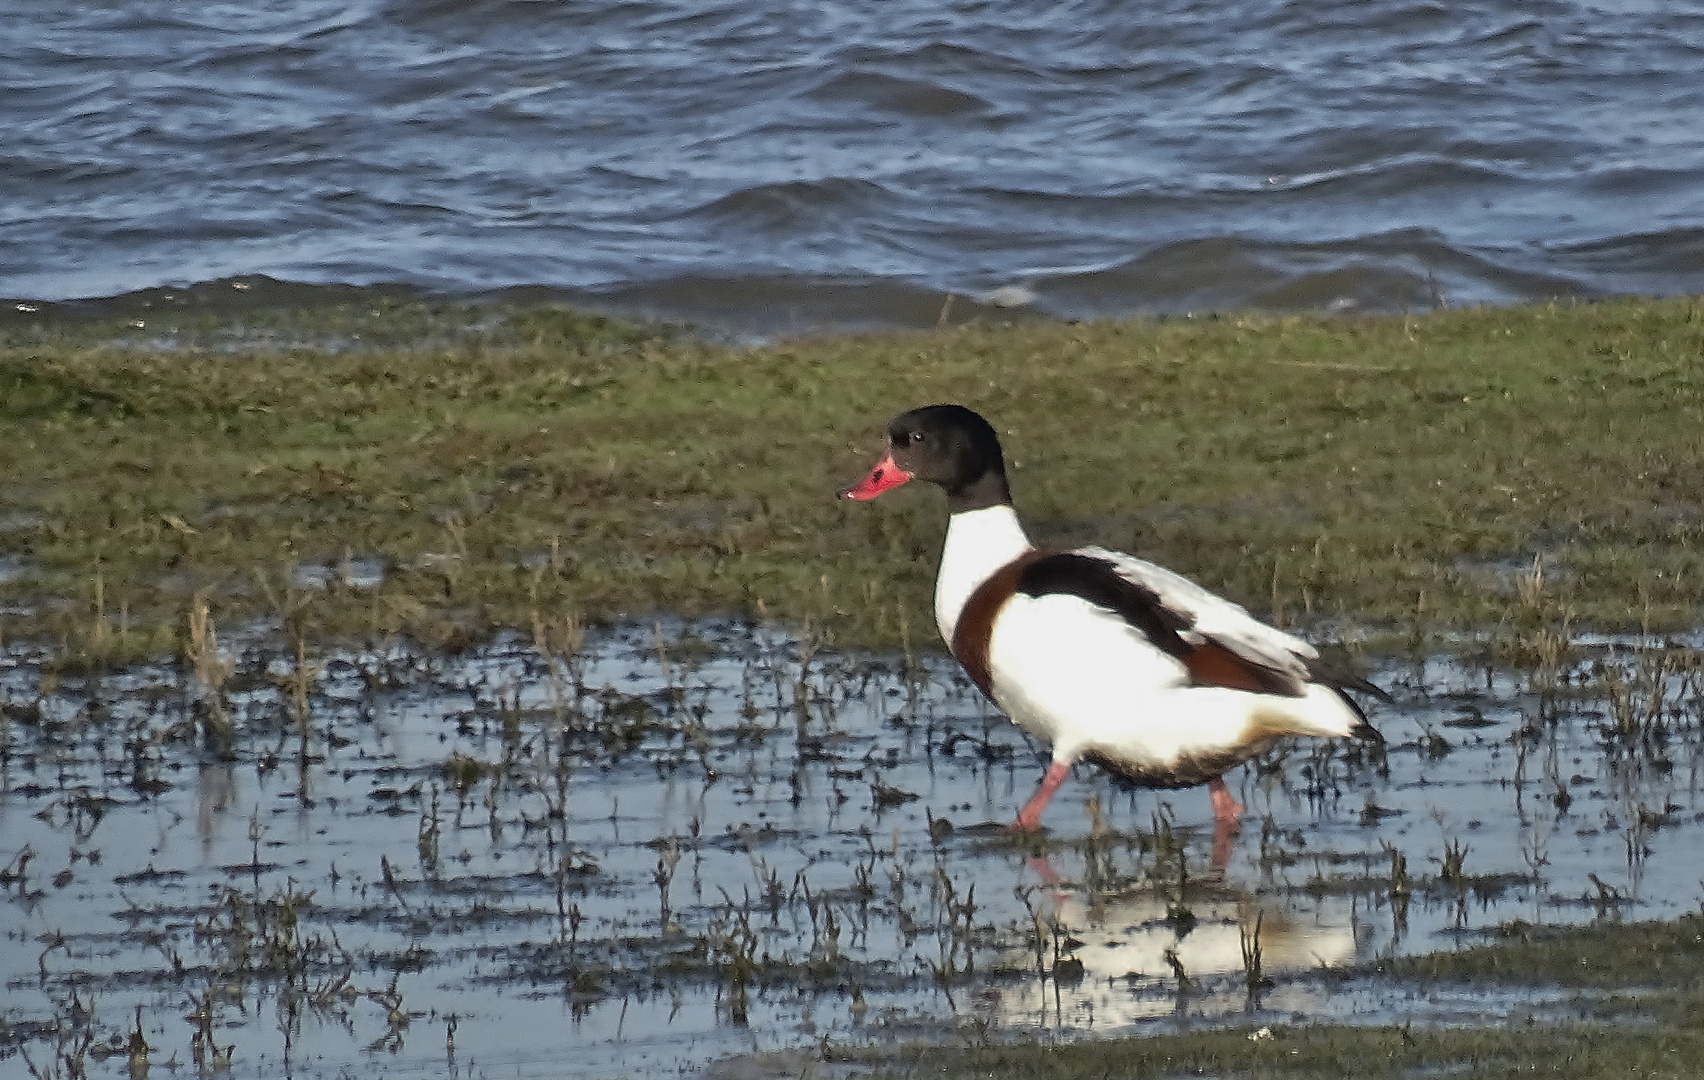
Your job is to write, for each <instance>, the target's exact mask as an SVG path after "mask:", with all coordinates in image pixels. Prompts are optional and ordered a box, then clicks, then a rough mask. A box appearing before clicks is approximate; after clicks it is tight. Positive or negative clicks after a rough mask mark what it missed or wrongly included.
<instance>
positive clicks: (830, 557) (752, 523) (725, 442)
mask: <svg viewBox="0 0 1704 1080" xmlns="http://www.w3.org/2000/svg"><path fill="white" fill-rule="evenodd" d="M134 322H144V323H145V324H146V325H145V326H144V327H141V328H138V327H136V326H135V325H134ZM1701 355H1704V302H1701V301H1699V300H1695V299H1681V300H1664V301H1645V300H1618V301H1612V302H1604V303H1595V304H1579V305H1559V306H1545V307H1529V308H1483V309H1474V310H1464V311H1441V312H1437V313H1433V314H1429V315H1425V316H1416V317H1400V316H1398V317H1343V316H1333V317H1326V316H1265V315H1239V316H1226V317H1218V318H1193V319H1167V320H1154V319H1131V320H1119V321H1107V322H1096V323H1085V324H1067V323H1058V322H1044V321H1036V320H1025V321H1021V322H1015V323H1012V324H1009V325H982V324H972V325H965V326H957V327H951V328H943V329H940V330H937V331H933V332H906V333H891V334H874V335H858V336H844V337H837V338H829V339H823V340H799V341H783V342H777V343H773V344H765V345H755V346H732V345H723V344H715V343H710V342H706V341H703V340H700V339H695V338H692V337H689V336H684V335H681V334H679V333H675V332H671V331H667V330H664V329H662V328H650V327H643V326H635V325H631V324H627V323H622V322H620V321H617V320H611V319H605V318H600V317H596V316H589V315H583V314H578V313H574V312H566V311H562V310H559V309H555V308H549V307H502V306H496V305H488V306H474V307H463V306H455V305H448V304H446V305H437V306H434V305H424V304H418V303H400V302H399V303H388V302H387V303H383V304H377V305H361V306H342V307H330V308H322V309H313V310H306V311H297V312H249V313H246V314H241V315H235V314H229V313H226V314H219V313H198V312H197V311H195V310H187V311H181V312H163V313H161V315H159V316H158V317H151V318H150V319H147V320H134V321H130V322H124V321H119V322H109V323H76V322H66V321H57V322H50V321H40V320H37V321H31V320H25V319H18V318H11V319H9V320H8V321H7V322H6V323H5V324H4V325H3V326H0V431H3V432H4V437H5V452H4V461H5V462H6V470H5V475H6V483H5V485H4V486H3V487H0V560H5V561H0V568H5V572H4V573H0V604H3V605H4V606H5V610H6V611H7V612H8V614H6V615H4V616H3V618H4V620H5V621H4V628H5V632H6V633H8V634H11V635H14V636H18V635H29V636H34V637H57V638H60V639H63V640H64V641H65V642H66V643H67V651H68V652H70V653H75V652H77V651H78V650H84V651H88V650H90V649H93V648H94V646H93V645H91V644H90V643H91V642H93V641H96V640H98V641H100V642H102V643H105V644H104V645H103V647H105V648H119V646H118V645H114V644H112V643H113V642H126V643H129V644H128V646H127V647H131V648H144V647H145V648H153V647H155V646H157V644H158V643H159V641H160V634H161V633H162V632H163V631H162V630H161V628H162V627H170V626H173V625H176V624H177V623H178V622H180V621H181V619H182V615H183V612H184V611H185V610H187V608H188V606H189V603H190V598H191V597H192V596H193V595H194V594H196V593H203V594H205V595H206V596H207V597H208V599H209V602H210V603H211V605H212V607H213V610H214V611H215V613H216V615H217V616H218V617H219V618H220V619H221V620H227V621H228V620H229V619H232V618H242V617H246V616H250V615H262V616H264V615H267V614H270V613H275V612H276V611H277V610H278V608H279V607H280V606H281V605H284V604H288V603H289V602H290V601H289V599H288V597H286V595H285V594H286V593H287V592H289V590H291V589H293V588H297V587H298V586H300V585H301V578H300V573H299V571H297V570H296V569H294V568H297V567H303V566H306V567H318V568H322V569H323V571H324V573H322V574H321V575H320V577H319V578H318V579H316V580H323V581H325V582H327V583H328V584H327V585H326V587H325V588H323V589H318V590H317V591H316V592H315V594H314V596H313V604H312V612H313V620H314V624H315V629H316V630H317V631H318V632H324V633H332V634H365V633H372V632H378V633H411V634H417V635H421V636H422V637H424V638H425V639H426V640H435V639H449V638H456V637H459V636H465V635H467V634H477V633H483V632H486V631H488V630H490V629H493V628H496V627H518V628H526V627H528V626H530V623H531V612H533V611H534V610H540V609H548V610H572V611H575V612H578V613H580V614H581V615H583V616H585V617H588V618H608V617H615V616H620V615H642V614H645V613H648V612H651V611H654V610H659V609H666V610H669V611H676V612H681V613H685V614H697V613H706V612H714V611H739V612H751V613H759V614H766V615H770V616H775V617H781V618H786V619H805V618H810V619H812V620H813V621H814V622H815V623H816V624H817V625H819V626H825V627H827V628H828V629H829V630H830V631H831V632H832V633H833V634H834V635H835V638H836V640H837V641H839V642H841V643H842V644H859V645H870V646H893V645H898V644H901V643H903V642H906V641H909V642H911V643H912V644H918V645H922V644H932V642H933V637H934V631H933V626H932V619H931V616H930V605H929V600H928V597H929V592H930V588H931V582H932V578H933V573H934V566H935V558H936V555H937V551H938V545H939V541H940V536H941V532H942V529H943V526H944V520H943V519H944V513H943V505H942V500H941V498H940V496H939V494H938V493H936V492H932V491H925V490H921V489H919V490H909V489H908V490H904V491H900V492H897V493H895V494H892V495H889V496H886V497H884V498H883V499H882V500H880V501H879V502H877V503H874V504H868V505H847V504H840V503H837V502H835V501H834V498H833V493H834V490H835V489H836V487H838V486H839V485H841V484H843V483H846V482H847V481H849V480H851V479H854V478H856V476H858V475H859V474H861V472H862V471H863V470H864V469H865V468H867V466H868V465H869V464H870V462H871V461H872V460H873V458H874V456H875V454H876V453H877V452H878V450H879V440H880V433H881V431H882V427H883V425H884V423H885V421H886V420H887V419H888V418H889V417H890V416H891V415H893V414H894V413H896V412H899V411H901V410H903V409H905V408H908V407H911V406H913V405H917V404H920V403H925V402H931V401H947V400H953V401H960V402H964V403H965V404H968V405H970V406H972V407H974V408H977V409H979V410H981V411H982V412H984V413H985V414H986V415H988V416H989V417H990V418H991V419H992V420H993V421H994V423H995V425H996V426H997V427H998V428H999V429H1000V431H1001V433H1002V436H1003V438H1004V440H1005V443H1006V449H1007V455H1008V458H1009V460H1010V462H1011V464H1012V467H1013V486H1014V491H1015V495H1016V498H1017V501H1018V504H1019V509H1020V512H1022V513H1023V514H1024V515H1025V517H1026V518H1027V520H1028V521H1029V522H1030V523H1031V525H1032V529H1033V532H1034V533H1035V535H1036V537H1037V539H1039V540H1042V541H1046V542H1054V543H1078V542H1086V541H1094V542H1098V543H1104V544H1108V545H1111V546H1115V547H1120V548H1124V549H1126V550H1130V551H1132V552H1135V553H1138V554H1140V555H1143V556H1145V557H1148V558H1152V559H1155V560H1157V561H1159V562H1162V563H1165V564H1167V565H1170V566H1172V567H1174V568H1176V569H1178V570H1180V571H1183V572H1185V573H1188V574H1191V575H1193V576H1195V577H1197V578H1198V579H1200V580H1201V581H1203V582H1204V583H1205V584H1207V585H1209V586H1210V587H1213V588H1215V589H1219V590H1222V591H1223V592H1225V593H1226V594H1228V595H1230V596H1232V597H1234V598H1235V599H1237V600H1239V601H1241V602H1243V603H1245V604H1248V605H1249V606H1250V607H1251V608H1253V609H1254V610H1256V611H1257V612H1261V613H1264V614H1268V615H1272V616H1274V617H1277V618H1280V619H1282V620H1286V621H1304V622H1305V621H1307V620H1310V619H1321V618H1334V619H1346V620H1349V621H1350V622H1353V623H1356V624H1360V625H1363V626H1384V627H1396V628H1399V629H1400V628H1406V627H1409V626H1414V625H1424V626H1428V627H1430V626H1486V625H1496V624H1498V623H1501V622H1504V621H1506V620H1507V619H1509V618H1510V617H1511V616H1510V612H1511V609H1512V607H1513V605H1514V604H1515V603H1516V601H1517V599H1518V597H1517V595H1516V594H1517V583H1516V581H1515V579H1516V577H1517V571H1519V570H1520V569H1522V568H1524V567H1526V566H1528V565H1529V564H1531V562H1532V561H1533V559H1534V558H1535V556H1536V557H1539V558H1541V559H1542V560H1543V562H1544V566H1545V587H1546V590H1547V596H1548V597H1549V599H1550V601H1551V602H1552V606H1551V607H1550V609H1549V610H1552V611H1556V612H1564V613H1566V614H1567V615H1568V616H1569V617H1570V618H1571V619H1572V620H1574V622H1575V623H1576V624H1577V625H1595V626H1600V627H1604V628H1617V627H1635V626H1649V627H1654V628H1672V627H1681V626H1691V625H1693V624H1695V623H1696V621H1697V617H1698V602H1697V595H1698V587H1699V582H1700V581H1704V560H1701V556H1700V544H1699V541H1700V540H1701V539H1704V508H1701V506H1700V498H1699V490H1698V489H1699V483H1700V482H1699V480H1698V477H1700V476H1701V475H1704V469H1701V468H1700V466H1701V465H1704V434H1701V433H1704V425H1701V423H1700V420H1701V419H1704V415H1701V414H1704V365H1701V364H1700V359H1701ZM350 566H358V567H361V568H364V569H365V570H366V571H368V573H366V574H365V576H366V577H367V578H369V579H370V578H371V577H373V576H377V577H379V579H380V580H378V581H377V583H376V584H375V583H372V582H371V581H370V580H368V581H365V582H363V581H362V580H361V578H362V577H363V575H362V574H353V575H351V574H349V573H346V572H345V573H340V572H339V568H340V567H342V568H345V570H346V569H347V568H348V567H350ZM374 570H376V571H377V573H376V575H375V574H374V573H372V572H371V571H374ZM267 583H270V585H268V584H267ZM303 587H304V588H305V586H303Z"/></svg>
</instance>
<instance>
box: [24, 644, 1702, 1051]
mask: <svg viewBox="0 0 1704 1080" xmlns="http://www.w3.org/2000/svg"><path fill="white" fill-rule="evenodd" d="M192 621H193V620H192ZM193 630H194V627H193V626H192V627H191V631H192V633H191V639H192V640H191V644H190V645H188V646H186V648H185V651H184V656H183V657H182V658H180V659H179V660H178V661H176V662H173V663H169V664H159V665H153V666H138V667H134V668H130V669H126V670H122V671H111V672H105V673H101V674H72V673H69V672H65V671H61V670H58V669H57V667H56V665H55V664H54V662H53V656H52V654H51V653H50V652H49V651H47V650H43V651H40V652H36V651H32V650H31V649H29V648H25V647H15V648H14V649H13V650H12V651H11V652H10V653H8V654H7V655H6V657H5V659H4V661H3V666H0V707H3V710H4V712H3V717H4V718H3V720H0V910H4V912H5V915H4V919H3V920H0V925H3V927H4V931H3V933H0V980H3V985H4V988H5V1005H4V1009H3V1011H0V1055H4V1057H0V1062H3V1063H4V1064H3V1065H0V1068H4V1069H5V1070H7V1071H14V1070H15V1071H18V1072H20V1074H28V1073H29V1072H31V1071H32V1070H33V1071H37V1072H39V1073H41V1074H42V1075H56V1074H73V1073H74V1070H75V1069H76V1068H86V1069H88V1070H90V1071H92V1072H96V1073H106V1074H122V1073H124V1072H125V1071H126V1070H127V1069H128V1070H132V1071H135V1070H136V1069H138V1068H139V1067H141V1066H142V1065H143V1064H144V1063H145V1064H146V1065H147V1067H149V1068H152V1069H159V1068H161V1067H164V1066H168V1065H176V1066H179V1067H181V1068H184V1069H194V1068H196V1067H198V1066H199V1067H201V1068H208V1069H211V1068H218V1067H222V1066H224V1065H226V1064H227V1063H228V1064H229V1065H230V1067H231V1069H232V1070H233V1071H235V1072H238V1073H240V1074H242V1075H250V1076H281V1075H291V1076H338V1075H348V1074H355V1073H361V1074H364V1075H386V1076H390V1075H394V1076H409V1075H445V1074H447V1073H450V1072H452V1071H453V1072H456V1073H459V1074H461V1075H470V1076H479V1075H502V1076H511V1075H520V1076H574V1077H604V1076H675V1075H696V1074H698V1073H699V1072H700V1071H702V1070H703V1069H704V1068H705V1067H706V1066H707V1065H708V1064H710V1063H712V1062H714V1061H716V1060H718V1059H722V1058H726V1057H728V1056H730V1055H737V1054H744V1053H751V1052H753V1051H767V1050H773V1049H778V1048H790V1047H796V1048H805V1049H813V1048H818V1047H820V1046H822V1045H823V1044H824V1043H825V1042H826V1043H827V1044H829V1045H834V1046H844V1045H856V1044H863V1043H883V1042H887V1041H890V1040H903V1039H908V1038H914V1037H919V1036H921V1037H925V1038H928V1039H930V1040H931V1041H936V1042H939V1041H942V1040H952V1039H956V1038H966V1039H971V1038H974V1039H983V1038H986V1037H987V1036H988V1035H990V1034H999V1033H1012V1034H1024V1033H1035V1032H1045V1033H1055V1034H1060V1035H1064V1036H1070V1037H1075V1036H1081V1035H1093V1034H1111V1033H1119V1032H1127V1031H1131V1030H1137V1031H1141V1030H1158V1029H1162V1028H1163V1029H1167V1030H1170V1029H1176V1028H1180V1027H1183V1028H1188V1027H1194V1026H1201V1025H1210V1024H1212V1023H1215V1022H1219V1021H1224V1020H1234V1021H1235V1022H1237V1023H1246V1022H1253V1023H1261V1022H1263V1021H1266V1020H1271V1021H1273V1022H1280V1021H1281V1022H1286V1023H1294V1022H1298V1021H1306V1020H1311V1019H1353V1020H1362V1021H1378V1022H1384V1021H1392V1022H1395V1023H1399V1024H1400V1023H1403V1022H1404V1021H1405V1020H1410V1019H1411V1020H1414V1021H1415V1022H1416V1023H1427V1022H1438V1021H1442V1022H1453V1021H1458V1020H1465V1019H1472V1020H1484V1019H1487V1018H1490V1019H1496V1018H1498V1017H1526V1016H1535V1015H1536V1016H1542V1015H1544V1014H1545V1010H1546V1009H1547V1008H1548V1007H1549V1006H1550V1005H1552V1004H1553V1003H1557V1002H1561V1001H1562V1000H1563V999H1564V995H1563V994H1562V993H1561V992H1560V991H1556V990H1551V989H1548V988H1546V987H1544V986H1540V985H1535V986H1531V987H1518V988H1515V989H1511V988H1510V987H1509V986H1508V985H1507V984H1504V985H1503V986H1502V987H1501V988H1500V989H1496V990H1476V989H1474V988H1472V987H1460V986H1457V987H1451V988H1443V989H1440V988H1438V987H1436V986H1433V987H1430V988H1428V989H1425V990H1416V989H1414V988H1412V987H1411V986H1405V985H1403V984H1402V983H1400V982H1397V981H1394V980H1385V979H1383V978H1381V977H1380V976H1379V975H1378V974H1377V971H1376V968H1377V965H1378V962H1379V961H1381V960H1383V959H1385V958H1389V957H1395V956H1402V955H1409V954H1419V953H1433V952H1437V951H1439V950H1451V949H1456V948H1462V947H1466V946H1468V945H1471V944H1474V943H1476V942H1479V941H1481V940H1483V939H1484V938H1485V937H1486V935H1487V933H1488V932H1489V931H1491V930H1492V929H1494V928H1496V927H1498V926H1500V925H1505V924H1508V923H1510V922H1512V921H1516V920H1521V921H1525V922H1529V923H1542V924H1583V923H1588V922H1591V921H1593V920H1615V919H1634V918H1672V917H1674V916H1677V915H1680V914H1683V913H1685V912H1689V911H1693V910H1696V908H1697V905H1698V903H1699V900H1700V896H1701V893H1704V886H1701V885H1700V882H1699V875H1698V872H1697V870H1696V865H1695V863H1694V862H1693V861H1692V860H1691V859H1690V858H1689V857H1688V853H1689V852H1691V851H1693V850H1695V849H1696V847H1697V845H1698V843H1699V841H1700V839H1701V836H1704V799H1701V798H1700V793H1699V767H1700V758H1701V751H1704V732H1701V730H1700V715H1701V713H1700V704H1701V698H1704V676H1701V674H1700V664H1699V662H1698V655H1697V653H1696V651H1695V646H1696V644H1697V643H1696V642H1695V641H1692V640H1690V639H1687V640H1666V641H1665V640H1657V639H1648V638H1634V637H1627V638H1609V637H1580V636H1575V637H1573V638H1568V637H1566V636H1561V635H1558V634H1556V633H1554V632H1549V631H1541V632H1537V633H1535V634H1533V635H1529V636H1527V637H1524V638H1523V637H1515V636H1512V635H1511V636H1508V637H1500V636H1498V635H1496V634H1490V635H1486V636H1483V637H1478V638H1471V639H1466V638H1464V639H1459V640H1452V641H1447V642H1442V643H1440V642H1438V641H1433V640H1428V641H1421V642H1416V643H1415V648H1413V649H1411V650H1408V653H1407V656H1406V657H1403V658H1394V659H1385V660H1376V661H1373V662H1372V663H1371V665H1370V673H1371V675H1372V677H1373V678H1374V680H1375V681H1377V682H1379V683H1380V684H1381V685H1385V686H1387V687H1389V688H1390V689H1391V691H1392V693H1393V695H1394V696H1395V698H1396V702H1395V704H1394V705H1391V706H1385V707H1382V708H1381V709H1380V710H1379V711H1378V712H1376V713H1375V715H1374V721H1375V723H1376V724H1377V725H1378V726H1379V727H1380V728H1381V729H1382V730H1383V731H1384V733H1385V734H1386V737H1387V739H1388V740H1389V743H1388V746H1387V748H1386V750H1385V752H1383V753H1382V754H1380V753H1376V752H1369V751H1368V750H1366V749H1359V748H1351V747H1339V746H1330V745H1319V746H1313V745H1304V744H1297V745H1293V746H1288V747H1282V748H1280V749H1278V750H1276V751H1274V752H1273V753H1271V754H1269V755H1268V756H1267V757H1265V758H1263V759H1262V760H1260V761H1258V762H1256V763H1254V764H1252V765H1250V766H1248V767H1246V768H1244V769H1240V770H1238V771H1236V772H1235V773H1233V774H1232V775H1231V776H1230V777H1228V779H1229V780H1230V782H1231V783H1232V787H1233V790H1234V791H1236V792H1237V793H1238V795H1239V797H1240V798H1241V799H1242V800H1243V801H1244V802H1245V803H1246V804H1247V805H1248V808H1249V814H1248V816H1247V818H1246V819H1245V823H1244V826H1243V830H1242V832H1241V834H1240V835H1239V836H1238V837H1237V838H1236V840H1235V842H1234V844H1233V845H1232V846H1231V848H1230V850H1229V852H1228V855H1227V856H1226V857H1225V858H1224V859H1223V865H1222V866H1221V865H1216V861H1217V860H1216V859H1215V853H1214V850H1213V837H1212V835H1211V829H1210V814H1209V811H1208V807H1207V800H1206V796H1205V794H1204V793H1203V792H1200V791H1184V792H1164V793H1155V792H1129V791H1124V790H1121V789H1120V788H1119V787H1118V786H1117V785H1115V784H1114V783H1113V782H1112V781H1110V780H1109V779H1108V778H1107V777H1105V776H1104V775H1102V774H1100V773H1099V772H1097V771H1095V770H1092V769H1080V770H1079V771H1078V774H1077V776H1076V777H1075V778H1074V780H1073V783H1072V784H1071V786H1070V787H1068V788H1066V789H1065V790H1064V791H1063V792H1062V793H1061V796H1060V797H1059V799H1058V800H1056V803H1055V805H1054V807H1052V808H1051V809H1050V811H1049V815H1048V818H1047V821H1046V824H1047V826H1048V832H1047V835H1046V836H1045V837H1044V838H1041V839H1035V840H1028V841H1019V840H1016V839H1013V838H1011V837H1010V836H1008V835H1006V834H1005V833H1003V832H1002V831H1001V830H1000V828H999V827H998V826H999V825H1001V824H1003V823H1004V822H1006V821H1008V820H1009V819H1010V817H1011V816H1012V815H1013V813H1015V810H1016V807H1017V806H1018V805H1019V804H1020V803H1021V802H1022V801H1023V799H1024V798H1026V797H1027V796H1028V795H1029V793H1030V791H1031V790H1032V788H1033V785H1034V784H1035V782H1036V781H1037V779H1038V777H1039V775H1040V771H1041V762H1042V760H1043V759H1042V757H1041V752H1040V750H1039V748H1038V747H1034V746H1032V745H1030V744H1029V743H1028V742H1027V741H1026V740H1025V739H1024V738H1023V736H1022V735H1021V733H1020V732H1018V731H1017V729H1015V728H1014V727H1012V726H1011V725H1010V724H1008V723H1007V722H1006V721H1005V720H1004V719H1003V718H1001V717H1000V716H999V715H997V714H996V713H994V712H992V711H991V710H990V709H989V708H988V707H987V706H986V705H985V704H984V703H983V702H982V701H981V700H980V698H979V697H978V695H977V694H976V692H975V690H974V689H973V688H971V687H969V686H968V684H967V683H965V682H964V680H962V679H961V678H960V677H959V675H958V673H957V671H956V669H955V668H954V667H952V666H951V665H950V662H948V661H946V660H945V659H944V658H939V657H934V656H917V657H910V658H908V657H905V656H901V655H894V654H874V655H860V654H853V653H847V652H842V651H836V650H834V649H832V648H830V647H828V646H827V645H826V644H825V643H824V642H823V641H822V640H820V639H819V638H818V637H817V636H816V635H815V634H813V633H812V632H811V631H810V630H809V629H808V628H807V629H805V630H798V629H797V628H795V629H792V630H784V629H781V628H778V627H775V626H771V625H764V624H749V623H744V622H731V621H730V622H692V623H671V622H664V623H648V624H643V625H626V626H618V627H613V628H607V629H601V630H590V631H582V630H581V628H580V627H578V626H576V625H574V624H573V623H572V622H569V621H560V622H556V623H552V624H540V625H539V626H538V627H536V629H535V633H534V634H533V635H531V636H528V637H522V636H510V637H502V638H498V639H495V640H492V641H488V642H484V643H481V644H478V645H475V646H470V647H469V648H467V649H465V650H463V651H461V652H456V653H443V652H422V651H419V650H416V649H414V648H413V647H411V646H410V645H408V644H407V643H404V642H401V641H397V642H392V643H389V644H387V645H384V646H382V647H374V648H370V649H365V650H348V651H325V652H319V651H316V650H314V649H313V648H312V647H311V646H309V645H308V644H307V643H305V642H302V641H301V640H300V639H299V638H298V639H296V640H294V641H292V640H291V639H290V637H289V635H287V634H281V633H278V632H276V628H270V627H260V626H257V627H251V628H248V629H246V630H243V631H240V632H234V633H230V634H228V635H227V637H226V641H225V643H224V644H223V645H217V644H215V643H214V641H213V639H212V637H211V635H210V634H207V633H205V632H203V633H202V634H201V635H199V636H197V635H195V634H194V633H193ZM203 630H204V631H205V630H206V628H203ZM197 643H199V644H197Z"/></svg>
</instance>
